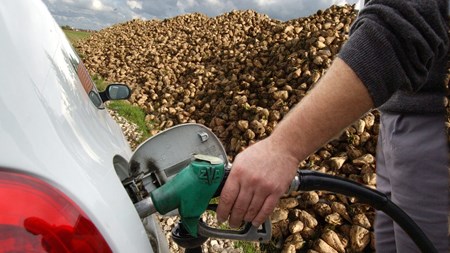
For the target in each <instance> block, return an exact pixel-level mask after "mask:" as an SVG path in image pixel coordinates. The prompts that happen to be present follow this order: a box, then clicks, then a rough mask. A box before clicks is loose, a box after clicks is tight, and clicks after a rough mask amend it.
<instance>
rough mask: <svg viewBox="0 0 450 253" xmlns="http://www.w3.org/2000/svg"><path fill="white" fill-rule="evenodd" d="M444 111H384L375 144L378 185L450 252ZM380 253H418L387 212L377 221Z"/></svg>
mask: <svg viewBox="0 0 450 253" xmlns="http://www.w3.org/2000/svg"><path fill="white" fill-rule="evenodd" d="M444 122H445V113H441V114H439V113H436V114H427V115H417V114H406V115H401V114H391V113H385V112H383V113H382V115H381V126H380V132H379V138H378V147H377V189H378V190H379V191H381V192H383V193H385V194H386V195H387V196H389V197H390V198H391V200H392V201H393V202H394V203H396V204H397V205H398V206H399V207H400V208H402V209H403V210H404V211H405V212H406V213H407V214H408V215H409V216H410V217H411V218H412V219H413V220H414V221H415V222H416V223H417V224H418V225H419V226H420V227H421V228H422V230H423V231H424V232H425V234H426V235H427V236H428V237H429V238H430V240H431V241H432V242H433V244H434V245H435V247H436V248H437V249H438V251H439V252H445V253H448V252H449V240H448V239H449V234H448V233H449V230H448V228H449V224H448V215H449V152H448V143H447V137H446V133H445V125H444V124H445V123H444ZM375 238H376V250H377V252H382V253H389V252H398V253H406V252H408V253H410V252H420V251H419V249H418V248H417V247H416V246H415V244H414V242H413V241H412V240H411V239H410V238H409V237H408V235H407V234H406V233H405V232H404V231H403V230H402V229H401V228H400V227H399V226H398V225H396V224H395V223H393V221H392V220H391V218H390V217H388V216H387V215H385V214H384V213H381V212H377V216H376V219H375Z"/></svg>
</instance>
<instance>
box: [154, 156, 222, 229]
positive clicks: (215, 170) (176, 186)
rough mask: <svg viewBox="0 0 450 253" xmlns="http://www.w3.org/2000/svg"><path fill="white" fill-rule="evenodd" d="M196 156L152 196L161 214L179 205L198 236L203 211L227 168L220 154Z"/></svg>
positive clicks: (188, 226)
mask: <svg viewBox="0 0 450 253" xmlns="http://www.w3.org/2000/svg"><path fill="white" fill-rule="evenodd" d="M194 157H195V160H194V161H192V162H191V164H189V166H187V167H186V168H184V169H183V170H181V171H180V172H179V173H178V174H177V175H176V176H175V177H174V178H173V179H172V180H170V181H169V182H167V183H166V184H164V185H163V186H161V187H159V188H158V189H156V190H154V191H152V192H151V193H150V196H151V198H152V201H153V204H154V206H155V209H156V210H157V211H158V212H159V213H160V214H166V213H168V212H170V211H172V210H175V209H178V212H179V214H180V217H181V222H182V223H183V224H184V226H185V228H186V230H187V231H188V232H189V233H190V234H191V235H192V236H194V237H196V236H197V231H198V221H199V218H200V215H202V213H203V212H205V210H206V209H207V207H208V204H209V202H210V200H211V198H213V197H214V195H215V193H216V191H217V190H218V189H219V187H220V186H221V183H222V180H223V178H224V174H225V172H224V171H225V169H224V163H223V162H222V160H220V159H219V158H216V157H213V158H214V159H212V158H211V157H205V156H194ZM217 159H219V160H217Z"/></svg>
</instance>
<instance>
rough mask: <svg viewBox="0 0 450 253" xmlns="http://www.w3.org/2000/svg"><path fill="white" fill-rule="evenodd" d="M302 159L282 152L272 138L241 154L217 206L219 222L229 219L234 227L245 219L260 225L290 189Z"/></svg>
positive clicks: (235, 162)
mask: <svg viewBox="0 0 450 253" xmlns="http://www.w3.org/2000/svg"><path fill="white" fill-rule="evenodd" d="M298 163H299V161H298V159H297V158H295V157H293V156H291V155H290V154H288V153H287V152H286V153H284V152H282V150H281V149H279V148H277V145H276V144H274V143H272V140H271V139H270V137H269V138H267V139H265V140H262V141H260V142H258V143H256V144H254V145H252V146H250V147H248V148H247V149H246V150H244V151H243V152H242V153H240V154H239V155H238V156H237V157H236V159H235V161H234V163H233V168H232V170H231V172H230V175H229V177H228V179H227V182H226V183H225V186H224V188H223V190H222V194H221V196H220V202H219V206H218V208H217V219H218V221H219V222H220V223H221V222H224V221H225V220H227V219H228V218H229V225H230V226H231V227H239V226H240V225H241V224H242V221H246V222H252V224H253V226H256V227H258V226H259V225H260V224H262V223H264V221H265V219H266V218H267V217H268V216H269V215H270V214H271V213H272V211H273V210H274V208H275V206H276V204H277V202H278V200H279V198H280V197H281V196H282V195H283V194H284V193H285V192H286V191H287V190H288V188H289V185H290V184H291V181H292V179H293V178H294V176H295V173H296V171H297V167H298Z"/></svg>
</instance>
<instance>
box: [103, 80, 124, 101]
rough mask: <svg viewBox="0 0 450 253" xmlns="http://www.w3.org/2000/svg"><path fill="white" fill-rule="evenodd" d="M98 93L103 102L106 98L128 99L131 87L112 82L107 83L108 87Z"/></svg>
mask: <svg viewBox="0 0 450 253" xmlns="http://www.w3.org/2000/svg"><path fill="white" fill-rule="evenodd" d="M99 94H100V97H101V98H102V101H103V102H106V101H108V100H120V99H128V98H129V97H130V96H131V89H130V88H129V87H128V86H127V85H125V84H120V83H113V84H110V85H108V87H106V89H105V90H104V91H102V92H100V93H99Z"/></svg>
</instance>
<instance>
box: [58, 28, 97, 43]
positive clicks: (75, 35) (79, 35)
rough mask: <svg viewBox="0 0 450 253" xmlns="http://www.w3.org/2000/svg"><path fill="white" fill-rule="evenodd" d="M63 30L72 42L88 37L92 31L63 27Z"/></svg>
mask: <svg viewBox="0 0 450 253" xmlns="http://www.w3.org/2000/svg"><path fill="white" fill-rule="evenodd" d="M63 31H64V33H65V34H66V36H67V38H68V39H69V40H70V42H71V43H72V44H74V43H76V42H77V41H78V40H82V39H86V38H88V37H89V36H90V35H91V33H90V32H84V31H74V30H67V29H63Z"/></svg>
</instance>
